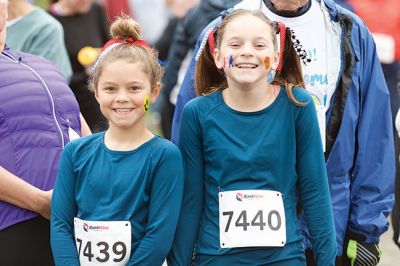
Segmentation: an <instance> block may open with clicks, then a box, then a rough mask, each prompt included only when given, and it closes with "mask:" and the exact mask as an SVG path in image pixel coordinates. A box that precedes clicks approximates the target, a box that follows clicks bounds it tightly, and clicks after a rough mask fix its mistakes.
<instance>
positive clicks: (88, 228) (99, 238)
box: [74, 218, 131, 266]
mask: <svg viewBox="0 0 400 266" xmlns="http://www.w3.org/2000/svg"><path fill="white" fill-rule="evenodd" d="M74 232H75V243H76V249H77V251H78V254H79V261H80V264H81V266H89V265H107V266H109V265H110V266H111V265H113V266H122V265H126V264H127V262H128V261H129V258H130V254H131V224H130V222H129V221H85V220H81V219H79V218H74Z"/></svg>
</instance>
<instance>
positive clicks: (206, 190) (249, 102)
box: [169, 10, 336, 266]
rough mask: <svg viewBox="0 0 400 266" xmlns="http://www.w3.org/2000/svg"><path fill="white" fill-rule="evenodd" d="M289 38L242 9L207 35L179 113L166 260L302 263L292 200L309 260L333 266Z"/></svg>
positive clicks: (312, 127)
mask: <svg viewBox="0 0 400 266" xmlns="http://www.w3.org/2000/svg"><path fill="white" fill-rule="evenodd" d="M276 32H279V34H278V35H277V34H276ZM278 37H279V39H280V42H279V43H280V45H279V46H278V41H277V38H278ZM291 38H292V33H291V31H290V29H287V28H285V26H284V25H283V24H280V23H272V22H271V21H269V20H268V19H267V18H266V17H265V15H264V14H263V13H261V12H260V11H248V10H237V11H234V12H232V13H230V14H228V15H226V16H225V17H224V18H223V20H222V22H221V24H220V25H219V26H218V27H217V28H214V29H213V30H212V32H210V33H209V38H208V42H207V43H206V44H205V48H204V50H203V52H202V54H201V57H200V59H199V62H198V65H197V71H196V87H197V92H198V94H199V96H201V97H198V98H196V99H194V100H192V101H191V102H190V103H188V104H187V105H186V106H185V108H184V110H183V114H182V125H181V131H180V136H181V138H180V142H179V146H180V149H181V152H182V156H183V160H184V168H185V174H186V179H185V189H184V198H183V205H182V211H181V214H180V219H179V222H178V228H177V233H176V235H175V239H174V244H173V247H172V252H171V253H170V256H169V265H184V266H187V265H190V264H191V263H192V262H194V264H195V265H207V266H210V265H285V266H288V265H289V266H290V265H305V264H306V261H305V256H304V250H303V248H302V234H301V233H300V226H299V219H298V214H297V206H300V207H301V209H302V210H304V214H305V218H306V220H307V222H308V225H309V231H310V235H311V240H312V245H313V248H314V252H315V253H314V254H315V260H316V262H317V264H318V265H334V262H335V256H336V239H335V230H334V225H333V215H332V207H331V202H330V197H329V190H328V182H327V181H328V180H327V175H326V169H325V163H324V156H323V151H322V142H321V137H320V133H319V127H318V121H317V115H316V111H315V107H314V103H313V100H312V98H311V96H310V95H309V94H308V93H307V92H306V91H305V90H304V89H303V79H302V74H301V68H300V63H299V57H298V55H297V53H296V51H295V49H294V48H293V43H292V40H291ZM278 47H279V48H278ZM299 209H300V208H299Z"/></svg>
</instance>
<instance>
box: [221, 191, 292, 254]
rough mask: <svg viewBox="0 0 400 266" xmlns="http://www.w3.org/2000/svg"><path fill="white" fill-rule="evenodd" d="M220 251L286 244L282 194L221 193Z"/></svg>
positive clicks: (255, 192) (256, 192) (267, 192)
mask: <svg viewBox="0 0 400 266" xmlns="http://www.w3.org/2000/svg"><path fill="white" fill-rule="evenodd" d="M218 198H219V238H220V246H221V248H236V247H282V246H284V245H285V243H286V221H285V209H284V207H283V200H282V194H281V193H280V192H277V191H271V190H234V191H226V192H220V193H219V194H218Z"/></svg>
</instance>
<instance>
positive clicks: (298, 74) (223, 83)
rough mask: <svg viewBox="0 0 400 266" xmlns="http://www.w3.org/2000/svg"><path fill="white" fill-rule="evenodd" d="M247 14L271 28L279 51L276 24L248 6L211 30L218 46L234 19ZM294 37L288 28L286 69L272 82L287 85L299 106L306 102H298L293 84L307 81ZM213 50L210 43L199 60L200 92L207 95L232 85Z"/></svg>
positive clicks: (283, 58) (217, 46) (198, 82)
mask: <svg viewBox="0 0 400 266" xmlns="http://www.w3.org/2000/svg"><path fill="white" fill-rule="evenodd" d="M245 15H251V16H255V17H257V18H259V19H261V20H262V21H264V22H265V23H266V24H267V25H269V26H270V27H271V38H272V41H273V43H274V46H275V50H277V39H276V38H277V37H276V36H277V35H276V25H275V24H274V23H273V22H271V21H270V20H269V19H268V18H267V17H266V16H265V15H264V13H262V12H261V11H260V10H245V9H238V10H235V11H233V12H232V13H230V14H228V15H226V17H225V18H223V19H222V22H221V24H220V25H219V26H218V28H215V30H214V31H212V32H211V33H210V34H213V33H214V34H215V35H214V36H215V37H216V38H215V47H216V48H220V45H221V41H222V38H223V36H224V34H225V30H226V26H227V25H228V24H229V23H230V22H231V21H233V20H235V19H237V18H239V17H241V16H245ZM291 37H292V33H291V31H290V29H289V28H286V38H285V44H284V45H285V46H284V52H283V57H282V69H281V71H280V72H279V73H276V75H275V78H274V80H273V82H272V84H276V85H282V86H285V88H286V93H287V95H288V97H289V99H290V100H291V101H292V102H294V103H295V104H296V105H299V106H302V105H304V103H302V102H299V101H297V100H296V99H295V97H294V96H293V86H298V87H301V88H304V80H303V74H302V70H301V65H300V59H299V56H298V54H297V53H296V51H295V49H294V47H293V42H292V38H291ZM213 52H214V51H210V47H209V45H208V43H207V44H206V45H205V47H204V49H203V51H202V52H201V54H200V58H199V61H198V62H197V65H196V80H195V81H196V91H197V95H207V94H210V93H213V92H215V91H217V90H218V89H220V88H226V87H227V86H228V84H227V80H226V77H225V76H224V74H223V72H222V70H220V69H218V68H217V66H216V65H215V62H214V58H213V54H212V53H213Z"/></svg>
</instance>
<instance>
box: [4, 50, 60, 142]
mask: <svg viewBox="0 0 400 266" xmlns="http://www.w3.org/2000/svg"><path fill="white" fill-rule="evenodd" d="M3 54H4V55H6V57H7V58H8V59H10V60H11V61H13V62H15V63H16V64H20V65H22V66H24V67H25V68H27V69H29V70H30V71H31V72H32V73H33V74H34V75H35V76H36V77H37V78H38V79H39V80H40V81H41V83H42V85H43V86H44V88H45V90H46V92H47V95H48V96H49V98H50V102H51V111H52V115H53V119H54V121H55V123H56V126H57V130H58V132H59V133H60V136H61V148H62V149H64V135H63V132H62V130H61V126H60V124H59V122H58V120H57V117H56V108H55V105H54V98H53V95H52V94H51V92H50V89H49V87H47V84H46V82H45V81H44V80H43V78H42V77H41V76H40V75H39V73H37V72H36V71H35V70H34V69H33V68H31V67H30V66H28V65H25V64H24V63H22V62H21V60H17V59H15V58H14V57H13V56H12V55H10V54H8V53H7V52H5V51H3Z"/></svg>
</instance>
